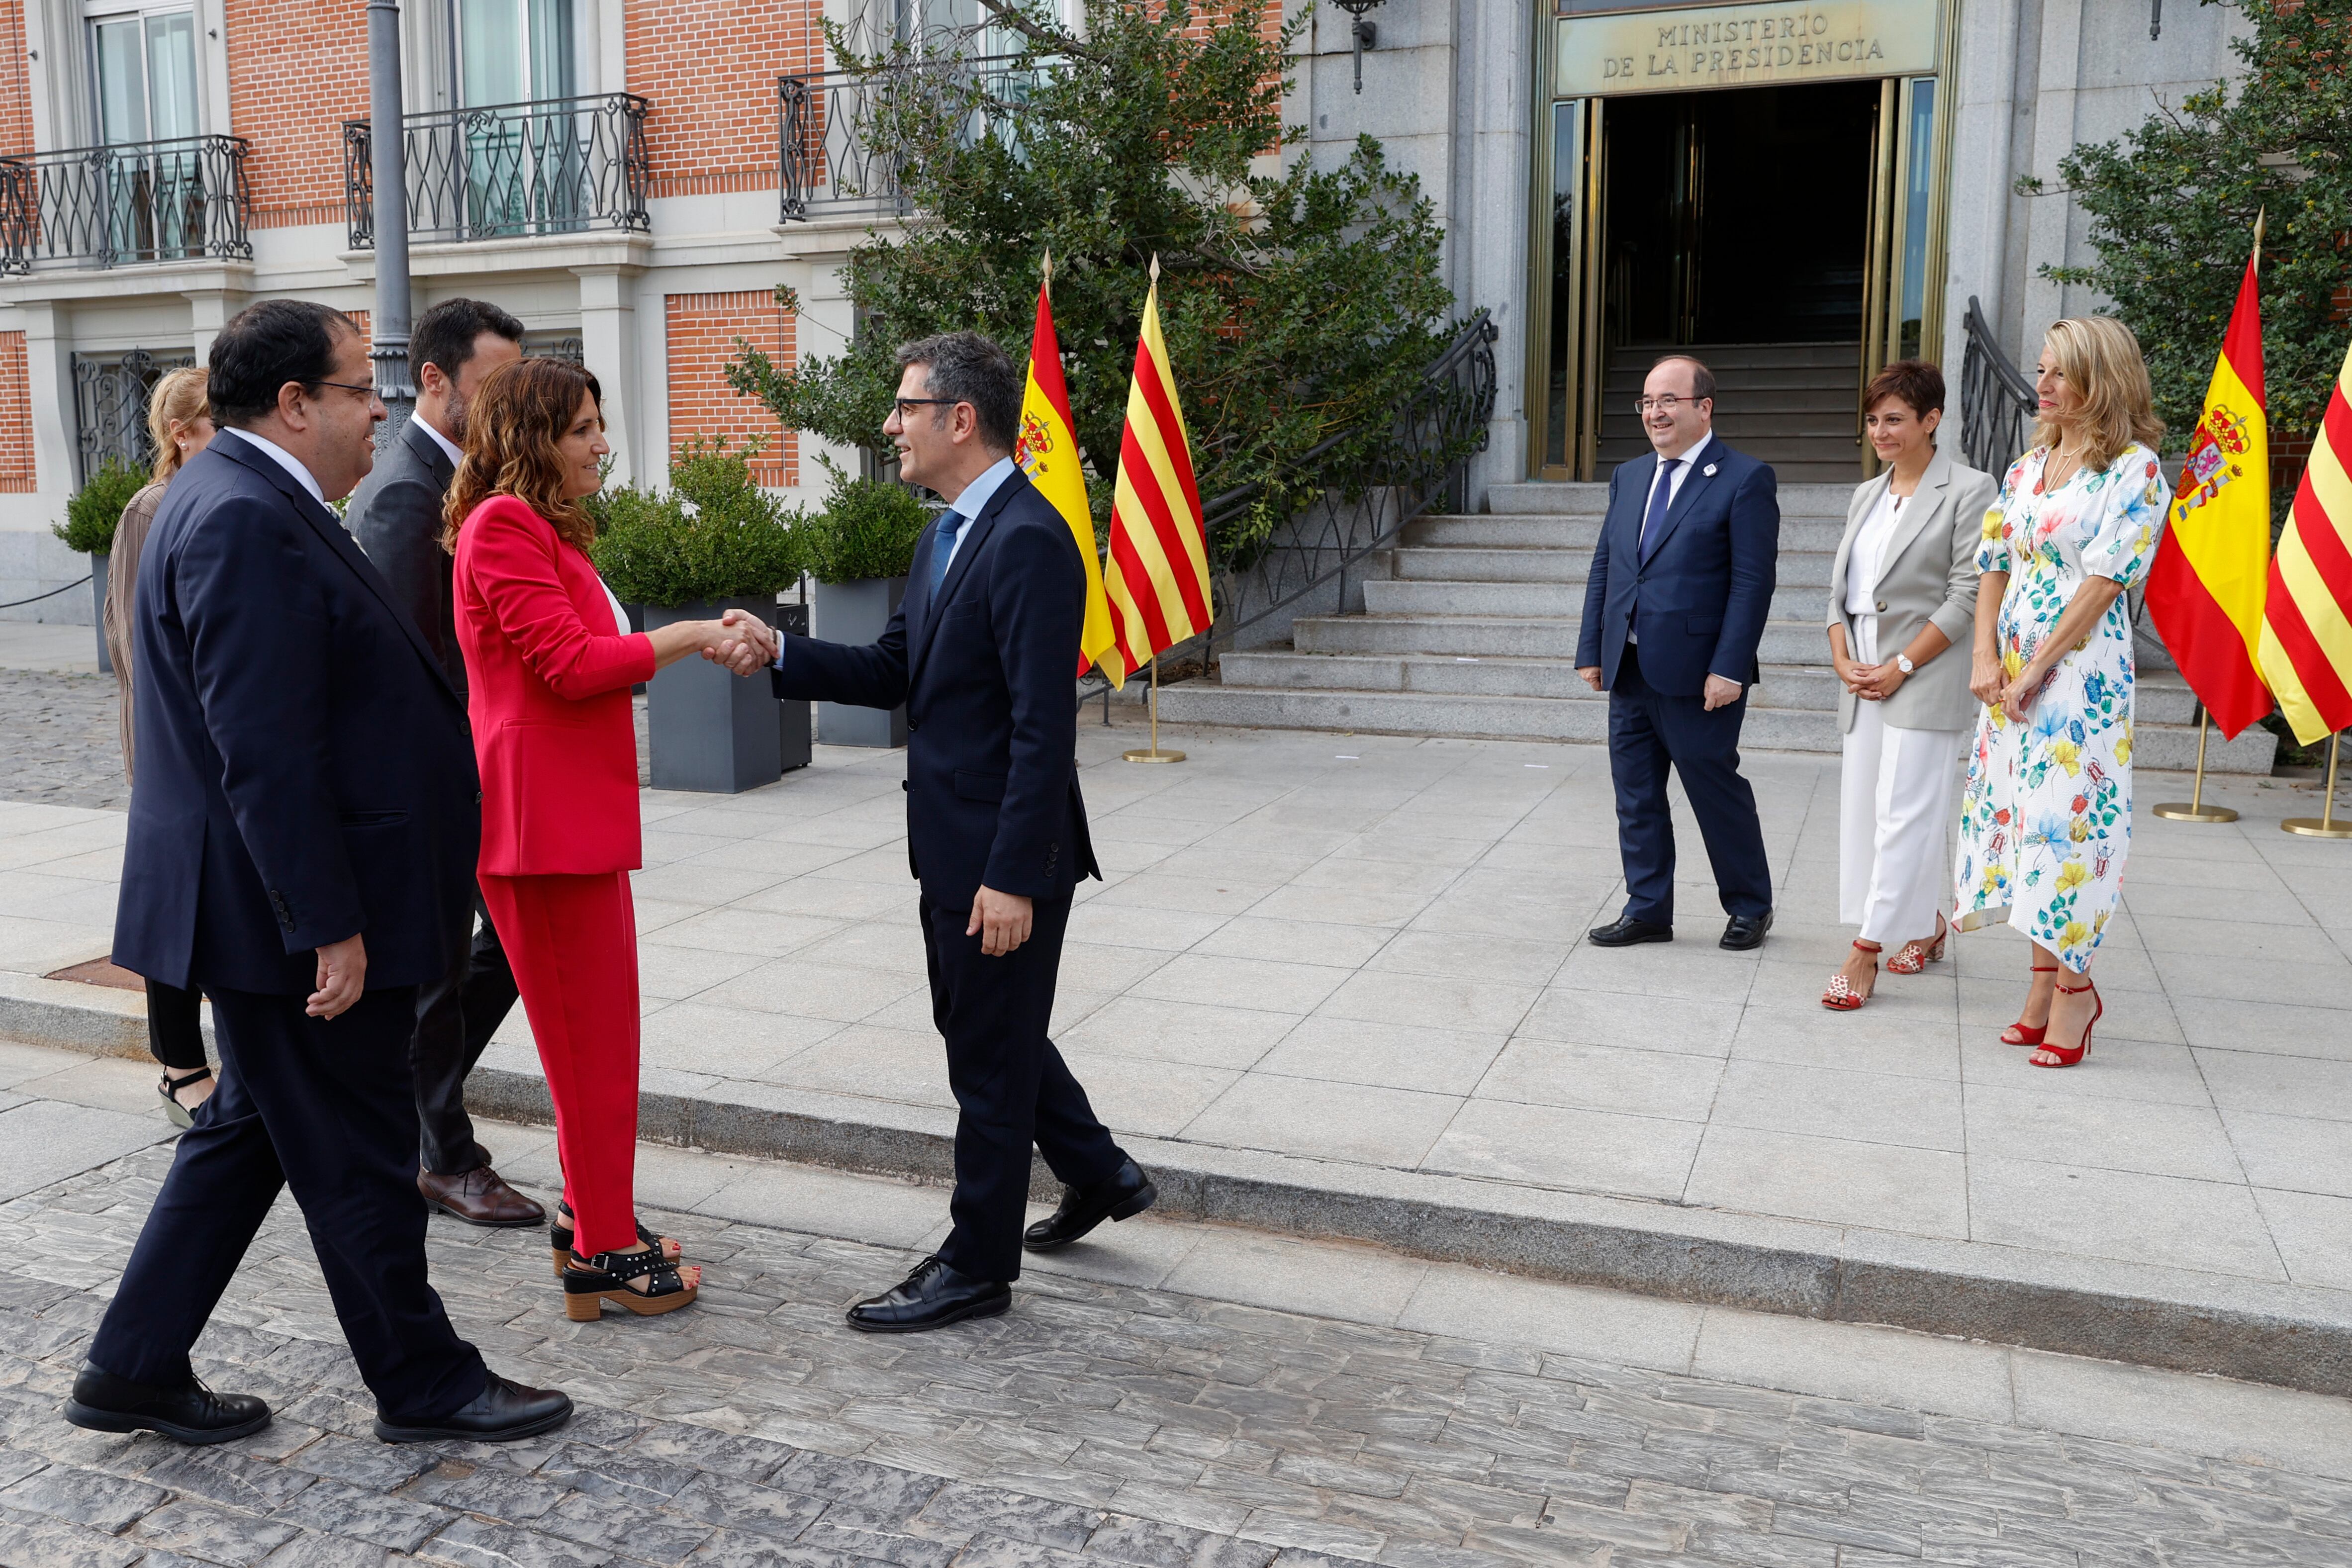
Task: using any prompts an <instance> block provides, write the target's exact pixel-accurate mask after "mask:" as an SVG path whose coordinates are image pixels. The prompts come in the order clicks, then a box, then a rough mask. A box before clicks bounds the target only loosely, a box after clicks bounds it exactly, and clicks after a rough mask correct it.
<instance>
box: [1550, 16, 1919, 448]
mask: <svg viewBox="0 0 2352 1568" xmlns="http://www.w3.org/2000/svg"><path fill="white" fill-rule="evenodd" d="M1532 9H1533V10H1534V13H1535V15H1534V16H1533V19H1532V34H1533V37H1532V45H1533V48H1534V52H1535V60H1536V71H1535V74H1536V91H1535V92H1534V93H1532V94H1531V95H1530V97H1531V99H1532V100H1533V107H1534V116H1533V118H1534V124H1533V125H1532V126H1531V127H1530V131H1531V133H1532V134H1531V135H1530V138H1529V141H1530V152H1531V154H1532V156H1530V158H1529V159H1528V164H1529V170H1528V172H1529V175H1530V179H1529V182H1528V212H1529V219H1530V221H1529V223H1528V332H1527V347H1526V360H1525V361H1524V363H1525V367H1526V368H1525V372H1524V379H1523V387H1524V399H1523V401H1524V403H1525V413H1526V418H1527V429H1528V477H1529V478H1531V479H1583V480H1590V479H1593V478H1596V477H1598V474H1597V469H1598V467H1599V447H1600V431H1601V410H1600V398H1601V350H1602V349H1603V346H1604V345H1603V344H1602V343H1601V303H1602V301H1601V292H1602V290H1601V282H1602V280H1601V262H1602V256H1603V255H1604V250H1603V246H1602V245H1601V233H1600V229H1601V223H1602V221H1603V214H1605V213H1606V211H1607V204H1606V200H1605V198H1606V196H1607V190H1606V188H1605V186H1606V181H1607V171H1608V157H1607V152H1608V105H1609V97H1608V96H1607V95H1604V94H1599V93H1594V94H1589V95H1586V96H1582V97H1569V98H1559V97H1555V95H1554V90H1553V83H1554V79H1555V75H1556V72H1555V65H1556V62H1557V60H1558V57H1559V51H1558V49H1557V48H1555V47H1552V46H1551V39H1552V33H1551V28H1552V26H1553V25H1554V24H1555V22H1556V21H1557V20H1558V14H1557V13H1556V12H1554V11H1552V10H1551V9H1550V8H1549V7H1547V6H1541V5H1538V6H1536V7H1533V8H1532ZM1958 9H1959V3H1958V0H1944V4H1943V5H1941V6H1940V7H1938V21H1937V26H1938V38H1937V54H1936V60H1937V68H1936V69H1935V70H1934V71H1932V72H1918V71H1913V72H1906V73H1904V74H1902V75H1899V76H1889V77H1883V78H1878V79H1879V80H1880V82H1881V84H1882V86H1881V96H1880V99H1879V116H1878V126H1877V131H1876V132H1875V134H1874V138H1873V147H1872V157H1871V201H1870V209H1869V210H1870V235H1869V244H1868V246H1867V249H1866V256H1867V258H1868V259H1867V261H1866V264H1865V266H1866V270H1865V275H1864V306H1863V332H1862V353H1861V356H1860V363H1859V364H1858V365H1857V366H1856V367H1855V369H1856V377H1855V382H1854V404H1855V408H1854V432H1855V437H1856V441H1857V444H1858V445H1859V447H1860V452H1859V457H1860V472H1861V473H1862V474H1863V475H1864V476H1867V475H1868V474H1869V473H1872V472H1874V471H1875V465H1876V458H1875V456H1874V454H1873V453H1872V452H1871V451H1870V446H1869V443H1868V442H1866V441H1864V440H1862V439H1861V436H1862V415H1863V409H1862V407H1861V402H1862V390H1863V388H1864V386H1866V385H1867V384H1868V382H1869V381H1870V378H1871V377H1873V376H1874V375H1876V374H1877V373H1878V371H1881V370H1883V369H1884V368H1885V366H1886V364H1887V362H1888V361H1891V360H1894V359H1895V358H1898V357H1899V356H1900V353H1901V349H1902V332H1903V322H1902V312H1901V309H1900V302H1901V300H1902V298H1903V296H1904V293H1905V285H1906V281H1907V279H1906V277H1905V275H1904V274H1905V262H1906V239H1907V235H1908V232H1909V228H1908V225H1909V203H1910V184H1909V181H1908V179H1907V173H1908V171H1909V169H1910V166H1911V160H1912V154H1913V152H1914V149H1913V148H1912V146H1911V136H1912V121H1913V118H1914V116H1913V113H1912V109H1913V104H1914V102H1915V95H1916V91H1917V88H1918V84H1919V83H1921V82H1923V81H1925V82H1932V83H1933V84H1934V90H1935V95H1936V96H1935V104H1934V119H1933V122H1932V123H1933V127H1934V130H1933V134H1934V137H1935V145H1934V147H1933V148H1932V149H1931V150H1930V152H1929V164H1928V171H1927V182H1928V183H1927V204H1928V213H1927V234H1926V236H1925V244H1924V247H1923V254H1922V256H1920V264H1921V268H1922V271H1923V273H1924V275H1925V276H1924V280H1923V287H1921V290H1920V331H1919V352H1920V354H1921V355H1922V356H1923V357H1926V358H1928V359H1937V358H1939V357H1940V356H1941V354H1942V351H1943V319H1944V303H1945V301H1944V295H1945V292H1946V290H1945V287H1944V271H1945V265H1946V246H1947V226H1948V212H1947V210H1946V209H1947V207H1948V197H1949V189H1950V172H1951V150H1952V140H1953V124H1954V121H1955V120H1956V119H1957V114H1956V112H1955V110H1956V107H1957V106H1956V105H1955V104H1954V103H1953V101H1952V82H1953V74H1954V72H1953V64H1952V54H1953V39H1954V31H1955V28H1956V26H1957V25H1958ZM1562 111H1566V112H1568V113H1570V115H1571V116H1572V119H1571V122H1570V131H1571V135H1570V149H1569V153H1568V155H1569V156H1570V157H1572V158H1574V159H1576V160H1577V161H1578V162H1580V163H1581V164H1582V168H1581V169H1580V170H1579V171H1577V174H1576V178H1575V182H1574V184H1573V186H1572V189H1573V190H1574V193H1575V200H1574V202H1573V204H1572V205H1571V210H1570V214H1569V225H1568V227H1569V234H1568V239H1569V244H1570V246H1572V247H1573V248H1574V250H1575V251H1576V252H1577V255H1576V256H1575V257H1574V261H1573V264H1572V270H1571V271H1570V276H1569V287H1568V289H1567V291H1566V299H1565V302H1564V303H1565V306H1566V308H1567V309H1568V310H1569V312H1570V320H1569V323H1568V331H1567V335H1566V344H1565V348H1566V358H1567V361H1568V362H1569V363H1570V365H1571V366H1573V367H1574V370H1575V373H1574V374H1573V375H1572V376H1570V378H1569V384H1568V385H1567V386H1566V387H1565V388H1564V389H1563V391H1562V394H1561V395H1562V396H1563V397H1564V398H1565V400H1566V402H1567V405H1568V406H1567V408H1566V410H1565V411H1564V412H1565V415H1566V419H1565V423H1566V427H1567V437H1568V438H1567V442H1566V451H1565V453H1564V455H1565V457H1566V459H1567V460H1566V461H1565V462H1564V463H1560V464H1553V463H1551V462H1549V457H1550V440H1549V438H1550V419H1551V413H1552V409H1551V337H1552V327H1553V319H1552V317H1553V309H1552V277H1553V267H1554V266H1555V263H1556V261H1557V258H1556V257H1555V256H1554V255H1553V223H1552V210H1551V209H1552V193H1553V192H1554V190H1555V189H1556V188H1557V175H1558V172H1559V171H1558V170H1556V168H1555V167H1554V158H1555V155H1556V151H1557V141H1558V121H1557V119H1556V117H1557V116H1558V115H1559V113H1561V112H1562Z"/></svg>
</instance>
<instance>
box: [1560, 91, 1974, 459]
mask: <svg viewBox="0 0 2352 1568" xmlns="http://www.w3.org/2000/svg"><path fill="white" fill-rule="evenodd" d="M1936 86H1937V83H1936V78H1933V77H1921V78H1891V79H1887V78H1882V79H1862V80H1850V81H1833V82H1815V83H1805V84H1802V85H1785V86H1770V87H1742V88H1720V89H1711V90H1706V91H1695V92H1661V93H1635V94H1631V95H1628V96H1624V97H1619V98H1608V99H1582V100H1577V99H1563V100H1560V101H1559V102H1558V103H1556V104H1555V105H1554V106H1553V113H1554V120H1553V131H1554V134H1553V136H1552V138H1551V143H1552V144H1551V146H1550V147H1549V148H1548V149H1547V150H1546V151H1547V152H1549V163H1550V171H1549V174H1550V180H1549V183H1550V184H1551V187H1552V188H1551V191H1550V193H1549V194H1550V198H1551V199H1550V203H1549V205H1550V209H1551V210H1550V213H1549V217H1550V220H1551V221H1550V223H1549V225H1546V227H1548V229H1549V233H1548V234H1540V233H1539V235H1538V250H1539V252H1541V253H1544V254H1543V255H1542V261H1541V265H1543V266H1544V267H1546V269H1547V270H1549V274H1550V277H1549V283H1550V285H1551V287H1550V288H1549V291H1548V294H1549V298H1547V299H1545V300H1544V301H1543V303H1544V304H1545V305H1548V306H1549V321H1548V323H1547V324H1546V326H1547V329H1546V330H1545V332H1544V339H1545V341H1544V342H1543V343H1542V345H1541V346H1542V348H1543V349H1544V350H1548V354H1547V358H1548V359H1549V365H1548V367H1547V369H1548V371H1549V375H1548V376H1547V378H1546V380H1545V382H1543V383H1541V384H1540V386H1539V387H1538V390H1537V392H1536V396H1537V398H1538V401H1539V402H1540V404H1541V410H1540V412H1541V415H1542V419H1541V423H1539V424H1538V430H1539V431H1540V433H1541V434H1540V436H1539V440H1540V441H1541V444H1542V445H1541V448H1540V453H1541V455H1540V458H1539V460H1538V463H1537V464H1536V465H1535V466H1536V468H1537V470H1538V472H1539V473H1541V474H1543V475H1544V476H1551V477H1561V478H1569V477H1581V478H1600V477H1605V476H1606V475H1607V474H1608V472H1609V470H1610V469H1612V467H1614V466H1615V465H1617V464H1618V463H1621V462H1623V461H1625V460H1626V459H1628V458H1631V457H1635V456H1638V455H1641V454H1642V453H1643V452H1646V451H1647V450H1649V444H1648V441H1647V440H1646V438H1645V437H1644V436H1643V434H1642V431H1641V427H1640V423H1639V421H1638V419H1637V417H1636V416H1635V414H1634V413H1633V400H1634V399H1635V397H1636V396H1638V395H1639V393H1640V392H1641V387H1642V379H1643V374H1644V373H1645V372H1646V371H1647V370H1648V369H1649V367H1650V365H1651V363H1652V362H1653V361H1655V360H1656V359H1657V358H1658V357H1659V356H1660V355H1662V354H1664V353H1667V352H1670V351H1673V350H1690V351H1692V352H1693V353H1695V354H1696V355H1697V356H1698V357H1699V358H1701V359H1703V360H1705V361H1706V363H1707V365H1708V366H1709V368H1711V369H1712V370H1713V371H1715V373H1716V379H1717V387H1718V391H1717V402H1716V428H1717V431H1718V432H1719V433H1720V434H1722V435H1723V437H1724V439H1725V440H1726V441H1727V442H1729V443H1730V444H1733V445H1735V446H1738V447H1739V448H1740V449H1741V450H1743V451H1746V452H1748V453H1750V454H1751V455H1755V456H1757V457H1759V458H1761V459H1763V460H1764V461H1765V462H1768V463H1770V464H1771V465H1773V466H1774V467H1775V468H1776V469H1778V470H1779V472H1780V477H1781V479H1782V480H1783V482H1804V481H1844V482H1851V481H1852V480H1853V479H1855V478H1858V477H1860V476H1862V475H1863V474H1864V472H1866V471H1867V465H1868V451H1867V448H1866V446H1865V445H1864V443H1863V441H1862V434H1861V421H1860V418H1859V413H1858V409H1857V406H1856V405H1857V403H1858V402H1859V396H1860V392H1861V386H1862V383H1863V382H1864V380H1866V379H1867V378H1868V376H1869V375H1870V374H1872V373H1874V371H1876V369H1877V368H1878V367H1879V366H1880V365H1882V364H1884V363H1885V362H1886V361H1888V360H1890V359H1894V358H1898V357H1901V356H1903V355H1905V354H1909V353H1916V352H1918V351H1919V346H1920V344H1921V342H1922V340H1923V339H1924V340H1930V341H1932V340H1933V337H1934V323H1932V322H1929V321H1926V320H1924V319H1923V313H1924V312H1923V306H1925V302H1926V301H1927V298H1929V291H1928V290H1927V287H1926V285H1927V278H1928V277H1929V276H1930V275H1931V273H1932V271H1933V268H1934V267H1935V265H1936V262H1935V259H1934V256H1933V252H1934V251H1935V249H1936V248H1937V246H1938V245H1939V242H1940V238H1941V236H1940V234H1939V233H1932V232H1931V230H1934V229H1937V228H1939V227H1940V225H1934V224H1933V223H1932V221H1931V220H1932V218H1933V215H1934V213H1935V211H1936V206H1937V202H1938V200H1939V199H1940V194H1941V193H1940V188H1939V186H1940V182H1939V181H1937V178H1936V175H1937V156H1936V153H1937V136H1936V131H1937V126H1936V117H1935V110H1936V99H1937V94H1936ZM1926 308H1928V309H1931V308H1932V307H1926Z"/></svg>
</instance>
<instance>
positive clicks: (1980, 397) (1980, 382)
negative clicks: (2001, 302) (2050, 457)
mask: <svg viewBox="0 0 2352 1568" xmlns="http://www.w3.org/2000/svg"><path fill="white" fill-rule="evenodd" d="M1963 326H1964V329H1965V331H1966V334H1967V338H1968V347H1967V350H1966V351H1965V352H1964V354H1963V355H1962V358H1961V360H1960V448H1961V450H1962V451H1963V452H1965V453H1966V454H1967V455H1968V459H1969V463H1970V464H1971V465H1974V466H1976V467H1978V468H1981V469H1982V470H1984V471H1985V472H1986V473H1988V474H1990V475H1992V476H1994V477H1995V478H1998V477H2000V476H2001V475H2003V474H2006V473H2007V472H2009V465H2011V464H2012V463H2014V462H2016V461H2017V459H2018V456H2019V455H2021V453H2023V452H2024V450H2025V444H2026V441H2027V438H2028V434H2029V433H2030V432H2031V431H2032V428H2033V421H2034V417H2035V414H2036V413H2037V412H2038V411H2039V409H2040V408H2041V406H2042V404H2041V400H2040V399H2038V398H2036V397H2035V396H2034V395H2033V383H2032V382H2030V381H2027V380H2026V379H2025V372H2024V371H2021V370H2019V369H2018V368H2017V366H2016V365H2015V364H2014V363H2012V362H2011V360H2010V357H2009V356H2008V355H2007V354H2005V353H2002V352H2001V349H2000V342H1999V341H1998V340H1996V339H1995V338H1994V337H1993V335H1992V328H1991V327H1990V325H1989V324H1987V322H1986V321H1985V319H1984V308H1983V307H1982V306H1980V305H1979V304H1978V303H1977V297H1976V296H1975V295H1973V294H1971V295H1969V313H1968V316H1967V318H1966V319H1965V321H1964V323H1963Z"/></svg>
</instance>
